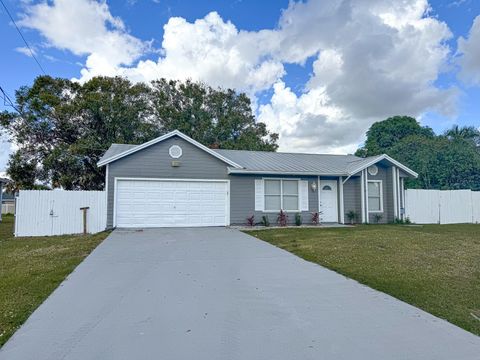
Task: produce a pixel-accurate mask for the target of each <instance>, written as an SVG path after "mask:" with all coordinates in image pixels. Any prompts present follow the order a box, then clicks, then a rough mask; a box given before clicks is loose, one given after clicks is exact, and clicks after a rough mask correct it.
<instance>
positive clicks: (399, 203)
mask: <svg viewBox="0 0 480 360" xmlns="http://www.w3.org/2000/svg"><path fill="white" fill-rule="evenodd" d="M400 191H401V190H400V169H399V168H398V167H397V194H398V195H397V199H398V201H397V214H398V217H402V214H401V211H400V208H401V207H402V195H401V194H400Z"/></svg>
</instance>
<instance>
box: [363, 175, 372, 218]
mask: <svg viewBox="0 0 480 360" xmlns="http://www.w3.org/2000/svg"><path fill="white" fill-rule="evenodd" d="M363 171H364V172H365V177H364V178H365V222H366V223H367V224H368V223H369V222H370V212H369V211H368V171H367V169H365V170H363Z"/></svg>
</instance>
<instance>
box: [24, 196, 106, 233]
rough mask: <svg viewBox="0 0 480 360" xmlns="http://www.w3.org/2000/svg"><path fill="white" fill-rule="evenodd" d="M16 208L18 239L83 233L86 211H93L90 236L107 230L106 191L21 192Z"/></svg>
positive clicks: (89, 213) (90, 221)
mask: <svg viewBox="0 0 480 360" xmlns="http://www.w3.org/2000/svg"><path fill="white" fill-rule="evenodd" d="M16 206H17V208H16V214H15V236H45V235H64V234H78V233H82V232H83V211H82V210H80V208H82V207H89V209H88V210H87V232H89V233H96V232H99V231H103V230H105V228H106V223H107V204H106V196H105V192H103V191H64V190H53V191H49V190H21V191H20V192H19V195H18V198H17V204H16Z"/></svg>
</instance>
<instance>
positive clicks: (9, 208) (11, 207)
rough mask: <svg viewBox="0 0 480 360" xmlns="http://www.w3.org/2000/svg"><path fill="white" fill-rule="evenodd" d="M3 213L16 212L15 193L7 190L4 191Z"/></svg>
mask: <svg viewBox="0 0 480 360" xmlns="http://www.w3.org/2000/svg"><path fill="white" fill-rule="evenodd" d="M2 214H15V194H13V193H11V192H7V191H4V192H3V194H2Z"/></svg>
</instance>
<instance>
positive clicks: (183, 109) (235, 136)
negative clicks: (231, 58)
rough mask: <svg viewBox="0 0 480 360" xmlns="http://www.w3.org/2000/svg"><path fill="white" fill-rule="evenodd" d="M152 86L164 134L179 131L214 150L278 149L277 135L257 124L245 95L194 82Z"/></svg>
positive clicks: (168, 82) (157, 113) (163, 81)
mask: <svg viewBox="0 0 480 360" xmlns="http://www.w3.org/2000/svg"><path fill="white" fill-rule="evenodd" d="M152 86H153V89H152V92H151V99H152V103H153V110H154V114H155V118H157V119H158V121H159V125H160V126H161V128H162V129H163V131H165V132H168V131H172V130H175V129H178V130H180V131H181V132H183V133H184V134H186V135H188V136H190V137H192V138H193V139H195V140H197V141H199V142H200V143H202V144H205V145H206V146H208V147H211V148H221V149H239V150H265V151H275V150H276V149H277V148H278V145H277V140H278V135H277V134H273V133H269V132H268V130H267V128H266V126H265V124H264V123H259V122H257V121H256V119H255V115H254V114H253V112H252V108H251V103H250V99H249V98H248V97H247V96H246V95H245V94H238V93H236V92H235V91H234V90H232V89H228V90H221V89H213V88H212V87H210V86H207V85H205V84H202V83H194V82H191V81H186V82H183V83H182V82H179V81H174V80H170V81H167V80H165V79H160V80H157V81H154V82H152Z"/></svg>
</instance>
